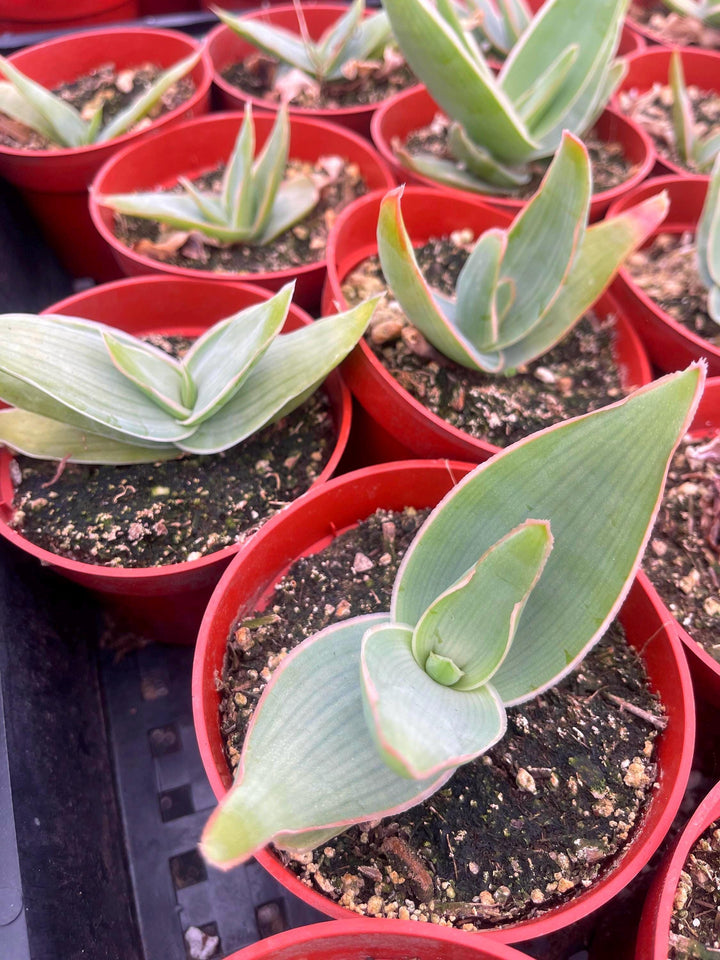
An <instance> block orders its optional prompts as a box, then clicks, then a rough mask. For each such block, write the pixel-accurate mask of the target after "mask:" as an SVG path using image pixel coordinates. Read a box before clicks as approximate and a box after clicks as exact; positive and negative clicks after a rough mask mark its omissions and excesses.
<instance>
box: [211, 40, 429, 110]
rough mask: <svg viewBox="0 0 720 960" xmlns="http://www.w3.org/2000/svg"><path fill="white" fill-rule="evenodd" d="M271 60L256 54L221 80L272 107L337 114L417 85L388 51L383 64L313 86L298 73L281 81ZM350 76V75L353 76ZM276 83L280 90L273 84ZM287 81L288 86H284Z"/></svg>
mask: <svg viewBox="0 0 720 960" xmlns="http://www.w3.org/2000/svg"><path fill="white" fill-rule="evenodd" d="M278 67H279V63H278V61H277V60H275V59H274V58H273V57H270V56H267V55H266V54H264V53H257V54H254V55H253V56H250V57H247V58H246V59H245V60H242V61H240V62H239V63H233V64H231V65H230V66H229V67H227V68H226V69H225V70H224V71H223V73H222V76H223V78H224V79H225V80H227V82H228V83H231V84H232V85H233V86H234V87H238V88H239V89H240V90H241V91H242V92H244V93H249V94H251V95H252V96H253V97H258V98H260V99H262V100H271V101H272V102H274V103H280V101H281V100H282V101H285V102H287V103H289V104H290V105H291V106H295V107H304V108H305V109H311V110H338V109H340V110H341V109H344V108H347V107H359V106H364V105H367V104H373V103H379V102H380V101H381V100H387V98H388V97H391V96H393V95H394V94H396V93H399V92H400V91H401V90H405V89H406V88H407V87H411V86H412V85H413V84H415V83H417V80H416V78H415V76H414V75H413V73H412V72H411V70H410V68H409V67H408V66H407V65H406V64H405V62H404V61H403V59H402V57H400V56H399V55H398V54H397V53H392V52H391V51H390V50H388V53H387V59H386V60H385V61H374V62H373V61H368V62H367V63H363V64H355V69H354V70H352V71H351V78H349V79H343V80H324V81H322V82H317V81H315V80H314V79H312V78H307V77H305V76H304V75H302V77H298V74H299V73H300V72H299V71H293V76H291V77H288V78H287V79H286V80H283V72H281V71H279V70H278ZM353 74H354V75H353ZM278 80H280V86H279V87H278V86H277V82H278ZM288 81H289V83H290V85H289V86H288V85H287V84H288Z"/></svg>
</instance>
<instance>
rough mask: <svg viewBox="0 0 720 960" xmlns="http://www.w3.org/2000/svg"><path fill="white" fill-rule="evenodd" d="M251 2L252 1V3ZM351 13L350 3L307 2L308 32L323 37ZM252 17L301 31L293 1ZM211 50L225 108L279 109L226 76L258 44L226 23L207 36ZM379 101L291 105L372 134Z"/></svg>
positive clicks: (292, 110)
mask: <svg viewBox="0 0 720 960" xmlns="http://www.w3.org/2000/svg"><path fill="white" fill-rule="evenodd" d="M248 5H250V4H248ZM346 12H347V5H346V4H344V3H317V4H312V3H310V4H304V3H303V13H304V14H305V19H306V21H307V26H308V31H309V33H310V36H311V37H312V39H313V40H319V39H320V37H321V36H322V34H323V33H324V32H325V30H326V29H327V28H328V27H330V26H332V24H334V23H335V21H336V20H338V19H339V17H341V16H342V14H343V13H346ZM373 13H376V11H374V10H367V11H366V16H370V15H371V14H373ZM247 17H248V19H251V20H261V21H262V22H263V23H269V24H272V25H273V26H277V27H283V28H284V29H285V30H290V31H291V32H293V33H297V34H298V35H299V34H300V26H299V23H298V16H297V13H296V11H295V7H294V6H293V5H292V4H289V3H283V4H279V5H278V6H272V7H269V8H268V9H266V10H255V11H253V12H251V13H248V14H247ZM207 49H208V53H209V54H210V59H211V60H212V63H213V68H214V75H213V83H214V84H215V88H216V90H217V93H218V98H219V103H220V106H221V108H222V109H223V110H241V109H242V108H243V107H244V105H245V104H246V103H251V104H252V105H253V107H257V109H259V110H270V111H272V112H273V113H275V112H276V111H277V107H278V105H277V103H276V102H275V101H273V100H264V99H261V98H260V97H255V96H253V95H252V94H250V93H245V91H244V90H241V89H240V88H239V87H236V86H233V84H231V83H228V81H227V80H225V78H224V77H223V76H222V72H223V70H225V69H227V67H229V66H231V65H232V64H234V63H238V62H239V61H240V60H244V59H245V57H248V56H250V54H253V53H257V47H254V46H253V45H252V44H251V43H249V42H248V41H247V40H243V39H242V37H239V36H238V35H237V34H236V33H234V32H233V31H232V30H231V29H230V28H229V27H226V26H225V24H222V23H221V24H220V25H219V26H217V27H215V29H214V30H212V31H211V32H210V33H209V34H208V37H207ZM377 107H378V104H374V103H371V104H366V105H360V106H355V107H342V108H337V109H327V110H313V109H309V108H308V107H294V106H292V105H290V113H291V114H293V115H295V116H298V117H310V118H314V119H316V120H330V121H332V122H333V123H339V124H340V125H341V126H343V127H347V128H348V129H349V130H354V131H355V132H356V133H360V134H362V135H363V136H365V137H369V136H370V120H371V118H372V115H373V113H374V112H375V110H376V109H377Z"/></svg>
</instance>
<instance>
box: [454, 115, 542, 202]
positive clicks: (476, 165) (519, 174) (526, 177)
mask: <svg viewBox="0 0 720 960" xmlns="http://www.w3.org/2000/svg"><path fill="white" fill-rule="evenodd" d="M447 148H448V150H449V152H450V153H451V154H452V155H453V157H454V158H455V159H456V160H457V161H458V163H459V164H461V167H462V169H464V170H466V171H467V172H468V173H469V174H471V175H472V176H474V177H477V178H478V180H479V181H480V182H481V184H482V185H484V184H488V185H489V186H491V187H494V188H495V189H496V190H497V191H498V192H500V191H503V192H507V191H508V190H515V189H516V188H517V187H522V186H523V185H524V184H526V183H529V182H530V174H529V173H528V172H527V171H526V170H525V169H523V168H522V167H510V166H508V165H507V164H504V163H500V162H499V161H498V160H496V159H495V158H494V157H493V155H492V154H491V153H489V152H488V151H487V150H485V149H484V148H483V147H480V146H478V145H477V144H476V143H473V142H472V140H471V139H470V138H469V137H468V135H467V133H466V132H465V128H464V127H462V126H461V125H460V124H459V123H451V124H450V127H449V128H448V135H447Z"/></svg>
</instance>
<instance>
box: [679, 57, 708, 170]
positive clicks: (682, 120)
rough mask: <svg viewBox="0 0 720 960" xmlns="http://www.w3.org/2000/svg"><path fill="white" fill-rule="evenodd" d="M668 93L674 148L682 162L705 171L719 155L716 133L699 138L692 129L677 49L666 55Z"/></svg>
mask: <svg viewBox="0 0 720 960" xmlns="http://www.w3.org/2000/svg"><path fill="white" fill-rule="evenodd" d="M668 80H669V83H670V89H671V90H672V121H673V129H674V132H675V146H676V147H677V151H678V153H679V154H680V158H681V159H682V160H683V162H684V163H693V164H695V166H696V167H697V169H698V170H700V171H701V172H705V171H709V170H710V168H711V167H712V165H713V161H714V159H715V157H716V156H718V155H720V132H717V131H716V132H714V133H713V132H711V133H710V134H709V135H708V136H706V137H699V136H698V134H697V131H696V129H695V116H694V112H693V106H692V101H691V100H690V95H689V94H688V90H687V86H686V84H685V71H684V70H683V65H682V56H681V54H680V51H679V50H673V51H672V53H671V55H670V72H669V77H668Z"/></svg>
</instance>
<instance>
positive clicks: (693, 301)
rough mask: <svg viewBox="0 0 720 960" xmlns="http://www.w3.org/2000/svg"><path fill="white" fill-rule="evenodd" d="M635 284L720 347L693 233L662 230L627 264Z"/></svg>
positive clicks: (692, 329)
mask: <svg viewBox="0 0 720 960" xmlns="http://www.w3.org/2000/svg"><path fill="white" fill-rule="evenodd" d="M625 269H626V270H627V271H628V273H629V274H630V276H631V277H632V278H633V280H634V281H635V283H637V285H638V286H639V287H640V288H641V289H642V290H644V292H645V293H646V294H647V295H648V296H649V297H652V299H653V300H655V302H656V303H657V304H658V306H660V307H661V308H662V309H663V310H664V311H665V312H666V313H669V314H670V316H671V317H672V318H673V319H674V320H677V322H678V323H680V324H682V326H683V327H685V328H686V329H688V330H690V331H691V332H692V333H695V334H697V335H698V336H699V337H703V339H705V340H707V341H709V342H710V343H711V344H713V345H714V346H716V347H717V346H720V325H718V324H717V323H716V322H715V321H714V320H713V319H712V317H710V316H709V314H708V312H707V302H708V292H707V289H706V288H705V285H704V284H703V282H702V280H701V279H700V274H699V273H698V268H697V250H696V247H695V235H694V234H693V233H689V232H686V233H682V234H674V233H660V234H658V235H657V237H656V238H655V239H654V240H653V242H652V243H651V244H650V245H649V246H647V247H643V249H642V250H638V251H636V252H635V253H634V254H633V255H632V256H631V257H629V258H628V259H627V261H626V263H625Z"/></svg>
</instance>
